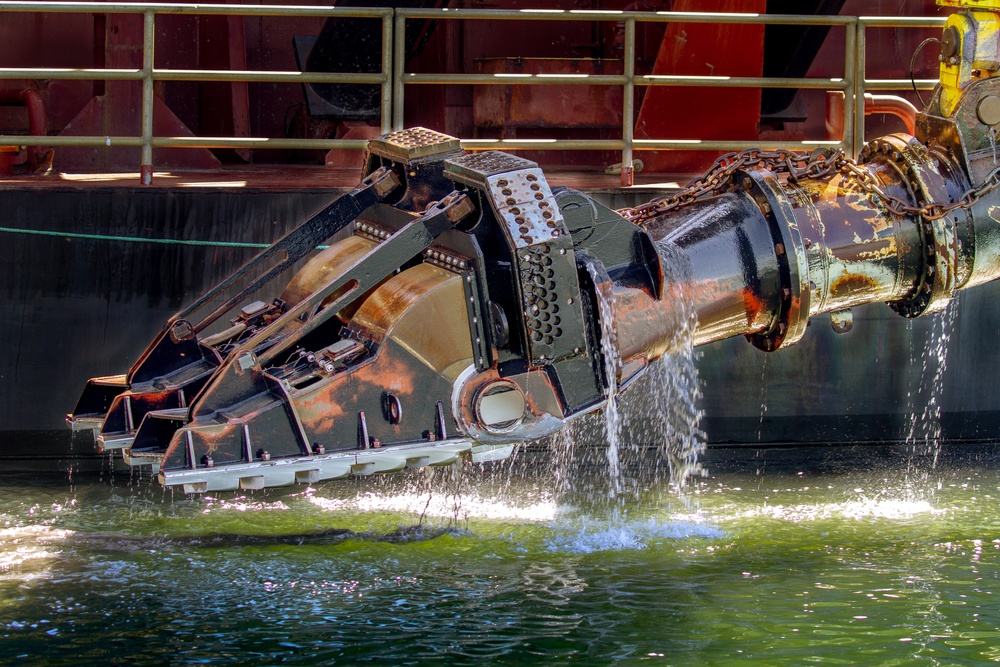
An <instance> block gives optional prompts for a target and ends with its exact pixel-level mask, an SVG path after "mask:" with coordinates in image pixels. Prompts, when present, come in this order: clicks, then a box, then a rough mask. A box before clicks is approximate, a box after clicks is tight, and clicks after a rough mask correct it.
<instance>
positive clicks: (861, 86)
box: [851, 19, 868, 158]
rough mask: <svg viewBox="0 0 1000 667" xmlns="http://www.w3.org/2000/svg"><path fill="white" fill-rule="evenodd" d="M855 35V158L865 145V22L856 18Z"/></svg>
mask: <svg viewBox="0 0 1000 667" xmlns="http://www.w3.org/2000/svg"><path fill="white" fill-rule="evenodd" d="M854 25H855V29H856V30H857V36H856V37H855V39H854V49H855V53H856V54H857V55H856V56H855V58H854V76H853V77H852V82H853V84H854V134H853V137H854V143H853V144H851V157H852V158H857V157H858V155H859V154H860V153H861V149H862V148H863V147H864V145H865V60H866V58H865V50H866V49H867V48H868V47H867V44H866V43H865V24H864V21H862V20H860V19H859V20H858V21H857V22H856V23H855V24H854Z"/></svg>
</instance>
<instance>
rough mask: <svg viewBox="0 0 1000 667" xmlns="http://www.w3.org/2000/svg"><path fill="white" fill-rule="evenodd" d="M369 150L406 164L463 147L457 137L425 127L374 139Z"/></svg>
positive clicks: (391, 133) (369, 145) (369, 144)
mask: <svg viewBox="0 0 1000 667" xmlns="http://www.w3.org/2000/svg"><path fill="white" fill-rule="evenodd" d="M368 150H369V151H370V152H371V153H373V154H375V155H378V156H379V157H384V158H386V159H389V160H392V161H394V162H402V163H404V164H405V163H407V162H409V161H410V160H414V159H418V158H425V157H428V156H431V155H439V154H441V153H451V152H455V151H460V150H462V146H461V144H460V142H459V140H458V139H457V138H455V137H452V136H449V135H447V134H442V133H440V132H435V131H434V130H428V129H427V128H425V127H413V128H410V129H407V130H400V131H399V132H390V133H389V134H383V135H382V136H380V137H376V138H375V139H372V140H371V141H370V142H369V143H368Z"/></svg>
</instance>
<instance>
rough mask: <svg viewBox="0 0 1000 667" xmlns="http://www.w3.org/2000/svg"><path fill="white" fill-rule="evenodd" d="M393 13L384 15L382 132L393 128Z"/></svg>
mask: <svg viewBox="0 0 1000 667" xmlns="http://www.w3.org/2000/svg"><path fill="white" fill-rule="evenodd" d="M393 18H394V17H393V14H392V13H391V12H390V13H388V14H385V15H384V16H383V17H382V76H383V77H384V78H385V80H384V81H383V82H382V88H381V91H382V113H381V125H380V127H381V131H382V134H385V133H387V132H389V131H390V130H391V129H392V122H393V117H392V96H393V87H394V86H395V85H396V84H395V79H394V78H393V75H392V72H393V69H392V68H393V57H392V54H393V39H392V34H393V30H392V26H393Z"/></svg>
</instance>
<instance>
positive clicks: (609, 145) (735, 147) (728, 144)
mask: <svg viewBox="0 0 1000 667" xmlns="http://www.w3.org/2000/svg"><path fill="white" fill-rule="evenodd" d="M461 143H462V148H464V149H466V150H504V149H506V150H571V151H572V150H584V151H587V150H608V151H614V150H621V149H622V148H623V147H624V146H625V142H624V141H622V140H621V139H462V140H461ZM820 147H842V142H840V141H821V140H817V141H765V140H759V141H716V140H703V139H634V140H633V146H632V148H633V150H650V151H651V150H697V151H741V150H747V149H750V148H783V149H790V150H806V149H811V148H820Z"/></svg>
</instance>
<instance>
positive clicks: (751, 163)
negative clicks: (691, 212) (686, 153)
mask: <svg viewBox="0 0 1000 667" xmlns="http://www.w3.org/2000/svg"><path fill="white" fill-rule="evenodd" d="M747 167H751V168H752V167H760V168H764V169H767V170H768V171H771V172H773V173H775V174H786V175H787V179H788V181H789V182H790V183H795V182H796V181H797V180H798V179H800V178H823V177H824V176H829V175H830V174H833V173H839V174H841V175H842V176H844V178H845V179H848V178H849V179H853V181H854V182H855V183H857V185H858V187H859V188H861V190H862V191H863V192H865V194H867V195H870V196H871V197H873V198H875V199H878V200H880V201H881V202H882V203H883V205H884V206H885V208H886V209H887V210H888V211H889V212H890V213H892V214H893V215H897V216H908V215H914V216H919V217H922V218H924V219H926V220H939V219H941V218H943V217H944V216H946V215H948V214H949V213H951V212H952V211H954V210H955V209H970V208H972V207H973V206H975V205H976V202H978V201H979V199H980V198H981V197H982V196H983V195H985V194H986V193H987V192H990V191H991V190H994V189H995V188H997V187H998V186H1000V167H998V168H996V169H994V170H993V171H991V172H990V173H989V175H987V177H986V178H985V179H984V180H983V182H982V183H981V184H979V185H977V186H976V187H974V188H970V189H969V190H966V191H965V192H964V193H962V195H961V196H960V197H958V198H957V199H956V200H955V201H954V202H951V203H948V204H945V203H942V202H928V203H926V204H924V205H923V206H913V205H912V204H910V203H909V202H907V201H906V200H904V199H900V198H899V197H896V196H894V195H890V194H887V193H886V192H885V191H884V190H882V188H881V187H880V184H879V181H878V180H877V179H876V178H875V176H874V175H873V174H872V173H870V172H869V171H867V170H866V169H863V168H862V167H860V166H858V163H857V162H855V161H854V160H852V159H851V158H849V157H847V155H846V154H845V153H844V151H843V150H841V149H839V148H838V149H835V150H822V149H821V150H817V151H813V152H812V153H797V152H795V151H787V150H777V151H763V150H759V149H751V150H747V151H742V152H740V153H728V154H726V155H723V156H722V157H720V158H719V159H717V160H716V161H715V163H714V164H713V165H712V166H711V167H710V168H709V169H708V171H707V172H705V175H704V176H702V177H700V178H698V179H696V180H694V181H692V182H691V183H690V184H689V185H688V186H687V187H686V188H684V189H683V190H681V191H680V192H677V193H675V194H672V195H669V196H666V197H660V198H659V199H654V200H653V201H651V202H648V203H646V204H643V205H641V206H636V207H635V208H625V209H621V210H619V211H618V214H619V215H621V216H622V217H623V218H625V219H627V220H630V221H632V222H634V223H635V224H637V225H643V224H645V223H647V222H649V221H650V220H652V219H653V218H655V217H657V216H660V215H663V214H664V213H668V212H670V211H673V210H676V209H679V208H683V207H685V206H688V205H689V204H692V203H694V202H696V201H698V200H700V199H702V198H704V197H707V196H709V195H714V194H718V193H720V192H722V191H724V190H726V189H728V188H729V187H730V184H731V183H732V180H733V177H734V176H735V174H736V172H738V171H740V170H741V169H744V168H747Z"/></svg>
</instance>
